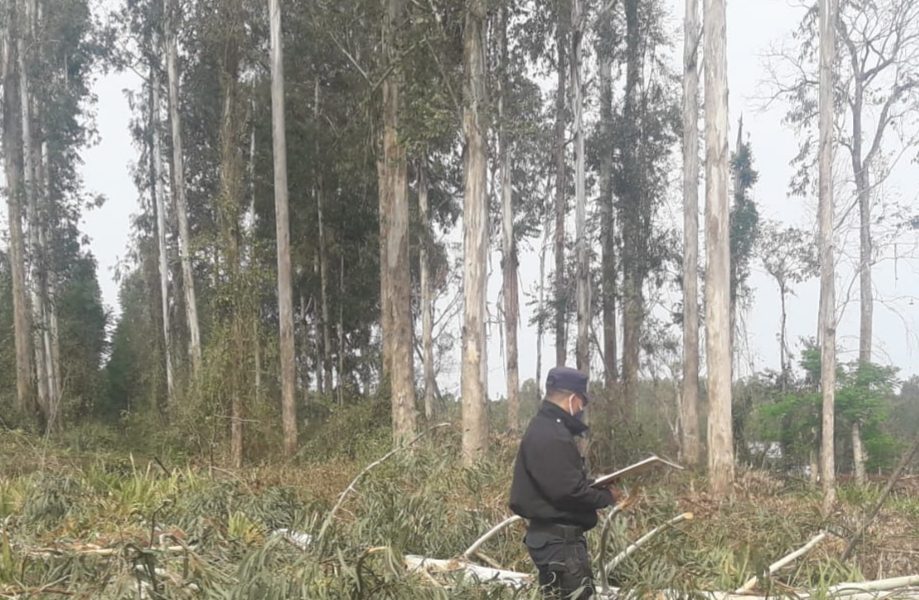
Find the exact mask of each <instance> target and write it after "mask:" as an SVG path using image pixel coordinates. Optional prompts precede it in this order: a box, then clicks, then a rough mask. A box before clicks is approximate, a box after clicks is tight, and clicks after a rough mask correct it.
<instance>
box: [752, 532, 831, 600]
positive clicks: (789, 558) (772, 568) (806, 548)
mask: <svg viewBox="0 0 919 600" xmlns="http://www.w3.org/2000/svg"><path fill="white" fill-rule="evenodd" d="M825 537H826V532H821V533H820V534H819V535H817V536H816V537H814V538H813V539H812V540H811V541H809V542H807V543H806V544H804V545H803V546H801V547H800V548H798V549H797V550H795V551H794V552H792V553H791V554H787V555H786V556H783V557H782V558H780V559H779V560H777V561H775V562H774V563H772V564H771V565H769V575H772V574H773V573H775V572H776V571H778V570H779V569H781V568H782V567H785V566H787V565H789V564H791V563H792V562H794V561H795V560H796V559H797V558H799V557H801V556H803V555H805V554H807V553H808V552H810V551H811V549H813V548H814V546H816V545H817V544H819V543H820V542H821V541H823V538H825ZM757 581H759V577H751V578H750V579H748V580H747V581H746V583H744V584H743V585H742V586H740V587H739V588H737V589H736V590H734V593H735V594H743V593H745V592H749V591H750V590H752V589H753V588H754V587H755V586H756V582H757Z"/></svg>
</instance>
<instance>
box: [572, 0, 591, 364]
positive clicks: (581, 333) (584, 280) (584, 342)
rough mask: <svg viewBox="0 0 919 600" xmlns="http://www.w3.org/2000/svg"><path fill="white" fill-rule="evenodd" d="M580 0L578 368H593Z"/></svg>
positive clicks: (576, 47)
mask: <svg viewBox="0 0 919 600" xmlns="http://www.w3.org/2000/svg"><path fill="white" fill-rule="evenodd" d="M583 25H584V24H583V14H582V7H581V0H571V90H572V104H573V105H574V106H573V108H574V190H575V191H574V198H575V209H574V214H575V219H574V220H575V235H576V237H577V239H576V244H575V248H576V252H577V265H578V266H577V277H578V283H577V297H578V302H577V304H578V341H577V351H576V352H575V355H576V365H577V368H578V370H580V371H582V372H584V373H587V372H589V371H590V334H589V332H590V321H591V318H590V317H591V315H590V264H589V262H588V255H587V243H588V240H587V194H586V191H585V187H586V182H585V173H584V119H583V114H584V101H583V99H582V98H581V38H582V36H583V33H584V30H583Z"/></svg>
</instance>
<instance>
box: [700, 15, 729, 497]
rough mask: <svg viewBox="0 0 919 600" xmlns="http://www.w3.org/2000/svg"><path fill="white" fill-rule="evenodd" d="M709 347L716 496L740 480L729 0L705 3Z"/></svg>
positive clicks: (711, 467)
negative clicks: (735, 421)
mask: <svg viewBox="0 0 919 600" xmlns="http://www.w3.org/2000/svg"><path fill="white" fill-rule="evenodd" d="M704 31H705V33H704V37H705V153H706V160H705V246H706V264H707V268H706V271H705V326H706V330H705V333H706V335H705V342H706V344H705V346H706V362H707V365H708V369H707V371H708V404H709V417H708V472H709V479H710V484H711V489H712V492H713V493H714V494H716V495H718V496H723V495H726V494H727V493H729V491H730V488H731V484H732V482H733V481H734V439H733V432H732V428H731V427H732V422H731V314H730V313H731V307H730V248H729V234H730V210H729V202H728V84H727V55H726V41H727V35H726V23H725V0H705V20H704Z"/></svg>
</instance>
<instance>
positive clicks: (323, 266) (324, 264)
mask: <svg viewBox="0 0 919 600" xmlns="http://www.w3.org/2000/svg"><path fill="white" fill-rule="evenodd" d="M317 191H318V193H317V194H316V217H317V226H318V228H319V240H318V245H319V305H320V311H321V315H322V370H323V379H322V380H323V382H324V386H323V389H322V391H323V393H324V394H327V395H329V394H331V393H332V387H333V386H334V383H335V380H334V378H333V376H332V319H331V317H330V316H329V257H328V253H327V252H326V242H327V240H326V235H325V219H324V218H323V211H322V209H323V204H324V202H323V189H322V183H321V182H320V184H319V187H318V188H317ZM340 375H341V374H340V373H339V376H340Z"/></svg>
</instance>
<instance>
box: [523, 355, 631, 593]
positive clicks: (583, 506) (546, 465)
mask: <svg viewBox="0 0 919 600" xmlns="http://www.w3.org/2000/svg"><path fill="white" fill-rule="evenodd" d="M588 402H589V398H588V396H587V375H585V374H584V373H582V372H580V371H577V370H575V369H570V368H567V367H555V368H554V369H552V370H550V371H549V374H548V375H547V377H546V400H545V401H544V402H543V403H542V406H541V407H540V409H539V412H538V413H537V414H536V416H535V417H533V420H532V421H530V424H529V426H528V427H527V430H526V433H524V435H523V439H522V440H521V442H520V449H519V450H518V451H517V460H516V462H515V463H514V481H513V484H512V485H511V501H510V507H511V510H512V511H514V513H515V514H518V515H520V516H521V517H524V518H525V519H528V520H529V527H528V528H527V533H526V537H525V538H524V543H525V544H526V546H527V550H528V551H529V553H530V557H531V558H532V559H533V562H534V563H535V564H536V568H537V569H538V571H539V584H540V586H542V588H543V592H544V594H545V596H546V597H547V598H564V599H566V600H568V599H569V598H574V599H576V600H587V599H588V598H591V597H592V595H593V574H592V572H591V568H590V557H589V556H588V555H587V540H586V539H585V538H584V532H586V531H588V530H589V529H592V528H593V527H595V526H596V524H597V511H598V510H599V509H601V508H606V507H607V506H610V505H611V504H613V502H614V500H615V499H614V493H613V491H612V490H611V489H596V488H592V487H591V486H590V484H591V480H590V479H588V478H587V473H586V467H585V465H584V459H583V457H581V454H580V452H579V451H578V447H577V445H576V443H575V436H579V435H583V434H584V433H586V432H587V425H585V424H584V421H583V420H582V417H583V413H584V407H586V406H587V404H588Z"/></svg>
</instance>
